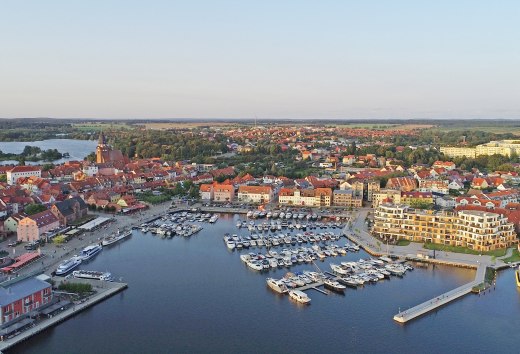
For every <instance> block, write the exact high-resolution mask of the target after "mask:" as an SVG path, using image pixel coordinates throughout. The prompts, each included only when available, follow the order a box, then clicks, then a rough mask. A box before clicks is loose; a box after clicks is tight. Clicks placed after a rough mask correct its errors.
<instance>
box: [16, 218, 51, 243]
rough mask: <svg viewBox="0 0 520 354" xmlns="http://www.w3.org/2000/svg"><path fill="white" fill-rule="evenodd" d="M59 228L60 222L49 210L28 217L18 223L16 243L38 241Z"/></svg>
mask: <svg viewBox="0 0 520 354" xmlns="http://www.w3.org/2000/svg"><path fill="white" fill-rule="evenodd" d="M59 226H60V221H59V220H58V218H57V217H56V216H54V214H53V213H52V212H51V211H50V210H45V211H42V212H41V213H37V214H34V215H29V216H27V217H25V218H23V219H22V220H20V221H19V222H18V228H17V230H16V233H17V234H18V236H17V239H18V241H25V242H33V241H38V240H40V238H42V236H43V235H44V234H45V233H46V232H48V231H50V230H53V229H56V228H58V227H59Z"/></svg>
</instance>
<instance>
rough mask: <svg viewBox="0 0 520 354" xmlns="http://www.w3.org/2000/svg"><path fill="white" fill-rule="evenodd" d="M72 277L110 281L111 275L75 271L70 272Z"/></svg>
mask: <svg viewBox="0 0 520 354" xmlns="http://www.w3.org/2000/svg"><path fill="white" fill-rule="evenodd" d="M72 276H73V277H74V278H83V279H96V280H104V281H112V274H110V273H108V272H96V271H93V270H75V271H73V272H72Z"/></svg>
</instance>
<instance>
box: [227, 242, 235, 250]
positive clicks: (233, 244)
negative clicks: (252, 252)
mask: <svg viewBox="0 0 520 354" xmlns="http://www.w3.org/2000/svg"><path fill="white" fill-rule="evenodd" d="M226 246H227V248H228V249H230V250H233V249H235V241H233V240H228V241H226Z"/></svg>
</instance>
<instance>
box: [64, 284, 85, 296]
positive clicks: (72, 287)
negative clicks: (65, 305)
mask: <svg viewBox="0 0 520 354" xmlns="http://www.w3.org/2000/svg"><path fill="white" fill-rule="evenodd" d="M58 290H62V291H65V292H68V293H75V294H84V293H89V292H91V291H92V285H90V284H83V283H61V284H60V286H58Z"/></svg>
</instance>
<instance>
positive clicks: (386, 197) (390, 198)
mask: <svg viewBox="0 0 520 354" xmlns="http://www.w3.org/2000/svg"><path fill="white" fill-rule="evenodd" d="M385 202H391V203H393V204H401V191H399V190H396V189H381V190H380V191H379V192H376V193H374V194H373V195H372V207H374V208H377V207H378V206H379V205H380V204H383V203H385Z"/></svg>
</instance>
